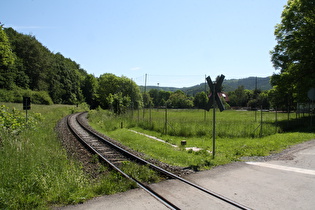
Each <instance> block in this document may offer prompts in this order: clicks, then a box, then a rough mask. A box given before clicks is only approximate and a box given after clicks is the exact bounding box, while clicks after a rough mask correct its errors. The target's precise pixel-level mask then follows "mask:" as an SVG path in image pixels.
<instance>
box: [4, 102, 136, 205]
mask: <svg viewBox="0 0 315 210" xmlns="http://www.w3.org/2000/svg"><path fill="white" fill-rule="evenodd" d="M1 105H5V108H3V106H2V109H1V114H0V124H1V129H0V159H1V161H0V209H48V208H49V207H51V206H60V205H66V204H74V203H79V202H82V201H84V200H87V199H90V198H93V197H95V196H98V195H104V194H112V193H116V192H120V191H125V190H127V189H130V188H133V187H134V184H133V183H131V182H128V181H126V179H125V178H124V177H122V176H120V175H119V174H117V173H115V172H108V173H107V174H104V176H103V177H101V178H99V179H97V180H96V179H93V178H92V177H89V175H87V174H85V173H84V172H83V170H82V166H81V165H80V164H79V163H78V162H77V161H76V160H72V159H69V158H68V157H67V153H66V151H65V150H64V149H63V148H62V145H61V142H60V141H59V140H58V138H57V134H56V132H55V130H54V128H55V126H56V123H57V121H58V120H60V119H61V118H62V117H64V116H66V115H68V114H71V113H73V112H75V111H82V110H83V109H82V107H79V108H76V107H74V106H65V105H51V106H43V105H32V109H31V110H30V111H29V112H28V117H29V122H31V123H30V124H25V123H24V122H25V121H24V120H25V112H24V111H21V109H22V105H21V104H8V103H1ZM13 107H15V108H16V109H15V110H14V111H12V108H13ZM12 112H14V113H15V114H14V117H12V116H13V115H12ZM38 113H40V114H38ZM34 116H37V117H36V118H34ZM5 125H7V126H6V127H5ZM13 128H14V129H13ZM18 128H20V129H18ZM17 131H18V132H17ZM103 170H105V169H103ZM106 170H107V169H106ZM120 183H123V185H120Z"/></svg>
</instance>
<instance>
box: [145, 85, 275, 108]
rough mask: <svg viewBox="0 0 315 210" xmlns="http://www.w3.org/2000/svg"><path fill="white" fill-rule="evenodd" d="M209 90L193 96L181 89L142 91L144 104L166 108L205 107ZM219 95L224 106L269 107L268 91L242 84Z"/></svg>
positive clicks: (269, 96) (269, 97) (147, 106)
mask: <svg viewBox="0 0 315 210" xmlns="http://www.w3.org/2000/svg"><path fill="white" fill-rule="evenodd" d="M209 94H210V93H209V91H208V92H205V91H201V92H198V93H197V94H195V96H189V95H187V94H186V93H184V92H183V91H181V90H177V91H175V92H171V91H164V90H157V89H151V90H150V91H149V92H147V93H143V101H144V106H145V107H146V108H149V107H156V108H157V107H165V106H166V107H168V108H177V109H180V108H198V109H205V107H206V105H207V103H208V98H209V97H208V95H209ZM225 96H226V97H221V101H222V102H223V103H224V105H225V107H227V108H229V107H231V106H233V107H250V108H252V109H254V108H261V107H263V108H264V109H269V108H270V105H271V104H270V101H271V95H270V91H261V90H246V89H244V86H239V87H238V88H237V89H236V90H235V91H230V92H228V93H227V94H225Z"/></svg>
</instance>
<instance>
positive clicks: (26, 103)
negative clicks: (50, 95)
mask: <svg viewBox="0 0 315 210" xmlns="http://www.w3.org/2000/svg"><path fill="white" fill-rule="evenodd" d="M30 109H31V98H30V97H23V110H30Z"/></svg>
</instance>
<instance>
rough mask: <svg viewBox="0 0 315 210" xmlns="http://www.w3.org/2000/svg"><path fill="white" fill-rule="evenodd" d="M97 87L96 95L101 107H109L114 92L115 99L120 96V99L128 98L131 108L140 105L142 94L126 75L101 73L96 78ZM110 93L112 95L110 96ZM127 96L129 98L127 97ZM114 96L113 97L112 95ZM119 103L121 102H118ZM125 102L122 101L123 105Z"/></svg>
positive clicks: (125, 99)
mask: <svg viewBox="0 0 315 210" xmlns="http://www.w3.org/2000/svg"><path fill="white" fill-rule="evenodd" d="M98 83H99V85H98V89H97V95H98V100H99V104H100V106H101V107H102V108H103V109H108V108H111V102H112V100H109V99H112V98H113V97H114V96H115V94H117V97H116V98H117V99H118V98H121V99H122V100H121V101H125V102H126V101H128V100H130V103H129V102H128V103H129V104H130V106H132V107H133V108H136V109H138V108H140V107H142V96H141V94H140V89H139V87H138V86H137V84H136V83H135V82H133V81H132V80H131V79H128V78H127V77H124V76H123V77H118V76H116V75H114V74H111V73H105V74H102V75H101V76H100V77H99V79H98ZM120 93H121V95H120ZM110 94H111V95H112V97H110ZM127 97H129V99H127ZM114 98H115V97H114ZM118 104H121V103H118ZM126 104H127V103H124V106H125V105H126Z"/></svg>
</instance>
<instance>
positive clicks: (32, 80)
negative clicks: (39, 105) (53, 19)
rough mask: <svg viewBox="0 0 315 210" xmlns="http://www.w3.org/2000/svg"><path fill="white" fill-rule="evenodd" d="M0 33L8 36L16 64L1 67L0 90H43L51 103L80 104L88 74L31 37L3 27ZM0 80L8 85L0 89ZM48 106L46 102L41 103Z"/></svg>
mask: <svg viewBox="0 0 315 210" xmlns="http://www.w3.org/2000/svg"><path fill="white" fill-rule="evenodd" d="M4 32H5V33H4ZM1 33H4V34H5V35H6V36H7V37H8V43H9V44H10V46H11V48H10V52H11V53H12V55H13V58H14V59H15V62H14V63H12V64H11V66H10V69H8V68H2V67H1V68H0V69H1V71H0V88H5V89H14V88H16V87H18V88H22V89H30V90H33V91H46V92H48V93H49V96H50V98H51V99H52V101H53V102H54V103H65V104H77V103H81V102H83V100H84V96H83V94H82V90H81V83H82V82H83V80H84V77H85V76H86V75H87V73H86V72H85V71H84V70H83V69H81V68H80V65H78V64H77V63H75V62H74V61H72V60H71V59H68V58H65V57H64V56H63V55H61V54H60V53H56V54H54V53H52V52H50V51H49V50H48V49H47V48H46V47H44V46H43V45H42V44H41V43H40V42H38V41H37V40H36V38H35V37H34V36H31V35H24V34H21V33H18V32H17V31H15V30H14V29H12V28H5V29H4V30H1ZM2 64H5V62H4V61H1V60H0V66H1V65H2ZM2 71H3V72H2ZM9 73H10V75H9ZM1 79H3V81H6V83H8V85H6V86H1ZM86 94H89V93H86ZM35 97H37V96H35ZM41 98H43V97H41ZM47 103H48V102H47V100H46V101H45V102H44V104H47ZM49 103H50V102H49Z"/></svg>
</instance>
